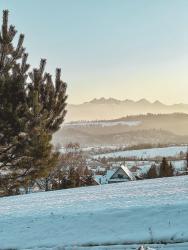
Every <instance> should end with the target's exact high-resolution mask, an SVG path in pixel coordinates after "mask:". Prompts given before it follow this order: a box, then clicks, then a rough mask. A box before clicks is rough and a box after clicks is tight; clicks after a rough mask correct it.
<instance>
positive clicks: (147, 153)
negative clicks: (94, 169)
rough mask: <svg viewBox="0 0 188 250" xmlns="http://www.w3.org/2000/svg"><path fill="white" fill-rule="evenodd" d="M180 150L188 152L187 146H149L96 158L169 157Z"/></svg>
mask: <svg viewBox="0 0 188 250" xmlns="http://www.w3.org/2000/svg"><path fill="white" fill-rule="evenodd" d="M180 152H183V153H186V152H187V146H173V147H164V148H149V149H138V150H126V151H118V152H112V153H105V154H98V155H95V156H94V158H95V159H98V158H99V157H101V158H102V157H106V158H110V157H114V158H117V157H119V156H121V157H135V158H138V159H139V158H144V159H149V158H155V157H169V156H178V155H179V154H180Z"/></svg>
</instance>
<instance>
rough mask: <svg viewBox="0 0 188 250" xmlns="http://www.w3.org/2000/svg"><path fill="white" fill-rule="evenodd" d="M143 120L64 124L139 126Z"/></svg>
mask: <svg viewBox="0 0 188 250" xmlns="http://www.w3.org/2000/svg"><path fill="white" fill-rule="evenodd" d="M140 124H141V121H83V122H67V123H65V124H64V125H63V126H65V127H67V126H68V127H88V126H101V127H111V126H118V125H121V126H124V125H126V126H130V127H131V126H138V125H140Z"/></svg>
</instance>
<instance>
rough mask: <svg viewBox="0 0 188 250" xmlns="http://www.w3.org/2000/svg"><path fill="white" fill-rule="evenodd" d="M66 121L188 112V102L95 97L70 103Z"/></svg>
mask: <svg viewBox="0 0 188 250" xmlns="http://www.w3.org/2000/svg"><path fill="white" fill-rule="evenodd" d="M67 109H68V113H67V116H66V122H69V121H79V120H107V119H117V118H120V117H124V116H127V115H138V114H147V113H153V114H159V113H162V114H168V113H176V112H180V113H188V104H184V103H177V104H172V105H167V104H164V103H162V102H160V101H158V100H156V101H155V102H149V101H148V100H146V99H140V100H138V101H133V100H129V99H126V100H118V99H115V98H103V97H102V98H99V99H96V98H95V99H93V100H91V101H89V102H84V103H82V104H77V105H76V104H69V105H68V107H67Z"/></svg>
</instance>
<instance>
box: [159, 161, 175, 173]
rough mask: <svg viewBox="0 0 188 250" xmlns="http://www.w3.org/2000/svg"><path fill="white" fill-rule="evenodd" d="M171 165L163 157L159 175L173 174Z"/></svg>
mask: <svg viewBox="0 0 188 250" xmlns="http://www.w3.org/2000/svg"><path fill="white" fill-rule="evenodd" d="M173 172H174V169H173V166H172V164H171V163H170V164H169V163H168V161H167V159H166V158H165V157H164V158H163V159H162V163H161V164H160V177H170V176H173Z"/></svg>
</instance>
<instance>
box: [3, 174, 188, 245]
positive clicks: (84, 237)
mask: <svg viewBox="0 0 188 250" xmlns="http://www.w3.org/2000/svg"><path fill="white" fill-rule="evenodd" d="M0 208H1V209H0V225H1V226H0V249H9V248H11V249H12V248H14V249H15V248H16V249H17V248H18V249H38V248H40V249H57V247H65V246H66V248H65V249H91V246H96V247H95V248H94V249H137V248H138V245H137V247H136V246H135V245H134V244H139V245H140V244H141V243H146V244H147V243H169V244H170V245H168V244H167V245H152V246H154V247H153V248H155V249H169V250H172V249H173V250H174V249H188V245H187V243H186V242H188V209H187V208H188V176H182V177H173V178H162V179H155V180H145V181H132V182H129V183H121V184H111V185H103V186H93V187H87V188H77V189H69V190H60V191H54V192H46V193H35V194H29V195H23V196H14V197H5V198H1V199H0ZM171 243H176V244H177V243H183V244H177V247H175V245H173V244H171ZM126 244H128V245H129V247H128V246H127V247H126ZM118 245H119V246H118ZM99 246H100V247H99ZM102 246H107V247H106V248H105V247H104V248H103V247H102ZM83 247H85V248H83ZM61 249H62V248H61ZM92 249H93V248H92Z"/></svg>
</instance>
